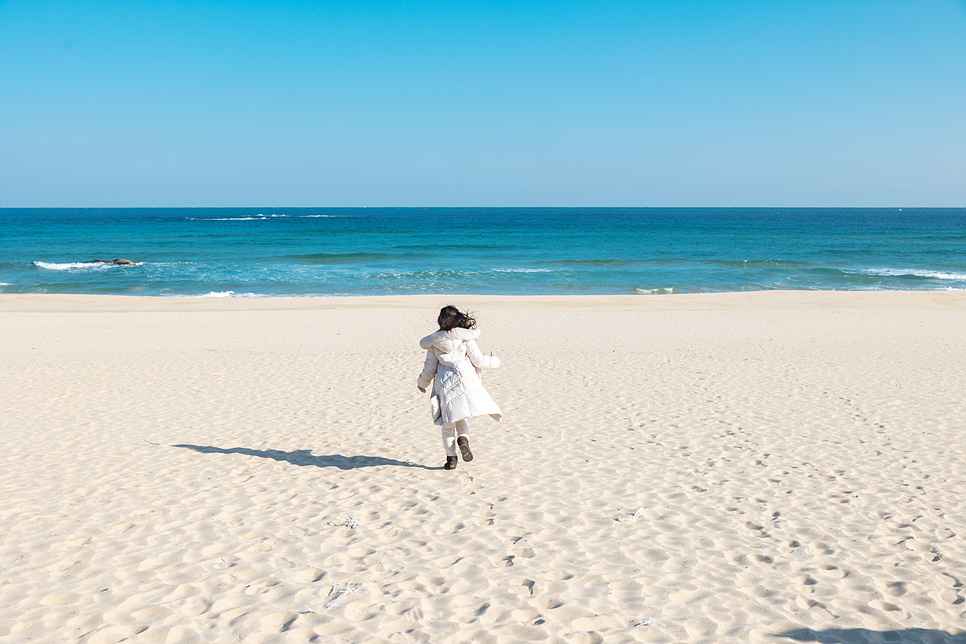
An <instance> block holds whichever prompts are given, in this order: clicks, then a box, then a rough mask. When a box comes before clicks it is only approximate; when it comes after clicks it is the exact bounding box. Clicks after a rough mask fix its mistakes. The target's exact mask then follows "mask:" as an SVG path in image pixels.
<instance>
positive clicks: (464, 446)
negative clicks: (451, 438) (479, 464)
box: [456, 436, 473, 463]
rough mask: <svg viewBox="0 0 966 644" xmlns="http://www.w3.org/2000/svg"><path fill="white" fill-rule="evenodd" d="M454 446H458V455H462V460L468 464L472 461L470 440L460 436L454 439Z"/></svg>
mask: <svg viewBox="0 0 966 644" xmlns="http://www.w3.org/2000/svg"><path fill="white" fill-rule="evenodd" d="M456 444H457V445H459V448H460V454H462V455H463V460H464V461H466V462H467V463H469V462H470V461H472V460H473V452H471V451H470V439H469V438H467V437H466V436H460V437H459V438H457V439H456Z"/></svg>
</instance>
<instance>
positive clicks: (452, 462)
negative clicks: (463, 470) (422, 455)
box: [443, 456, 460, 470]
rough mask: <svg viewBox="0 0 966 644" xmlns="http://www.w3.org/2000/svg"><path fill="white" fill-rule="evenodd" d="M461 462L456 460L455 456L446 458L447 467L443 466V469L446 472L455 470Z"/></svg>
mask: <svg viewBox="0 0 966 644" xmlns="http://www.w3.org/2000/svg"><path fill="white" fill-rule="evenodd" d="M459 462H460V461H459V459H458V458H456V457H455V456H447V457H446V465H444V466H443V469H444V470H455V469H456V464H457V463H459Z"/></svg>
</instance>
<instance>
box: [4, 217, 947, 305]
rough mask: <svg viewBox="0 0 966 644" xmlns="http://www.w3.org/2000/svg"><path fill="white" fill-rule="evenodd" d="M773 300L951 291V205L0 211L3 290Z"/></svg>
mask: <svg viewBox="0 0 966 644" xmlns="http://www.w3.org/2000/svg"><path fill="white" fill-rule="evenodd" d="M116 258H124V259H129V260H131V261H132V262H134V263H135V265H134V266H117V265H113V264H99V263H93V262H92V260H94V259H101V260H113V259H116ZM774 289H803V290H963V289H966V208H952V209H927V208H902V209H899V208H868V209H823V208H810V209H784V208H737V209H722V208H669V209H663V208H426V209H422V208H161V209H155V208H134V209H102V208H91V209H57V208H46V209H11V208H5V209H0V292H2V293H102V294H117V295H144V296H162V297H163V296H194V297H267V296H332V295H401V294H411V293H454V294H456V293H463V294H514V295H516V294H521V295H522V294H530V295H537V294H548V295H569V294H573V295H581V294H608V293H613V294H620V293H624V294H627V293H637V294H641V295H663V294H670V293H707V292H727V291H758V290H774Z"/></svg>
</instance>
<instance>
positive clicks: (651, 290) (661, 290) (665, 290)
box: [634, 286, 674, 295]
mask: <svg viewBox="0 0 966 644" xmlns="http://www.w3.org/2000/svg"><path fill="white" fill-rule="evenodd" d="M634 290H635V291H637V292H638V293H645V294H647V295H668V294H670V293H673V292H674V287H673V286H668V287H667V288H635V289H634Z"/></svg>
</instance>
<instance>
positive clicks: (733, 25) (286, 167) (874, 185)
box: [0, 0, 966, 207]
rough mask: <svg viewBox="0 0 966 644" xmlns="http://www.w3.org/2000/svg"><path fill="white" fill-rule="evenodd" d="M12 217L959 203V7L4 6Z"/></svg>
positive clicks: (936, 0)
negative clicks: (25, 211) (27, 212)
mask: <svg viewBox="0 0 966 644" xmlns="http://www.w3.org/2000/svg"><path fill="white" fill-rule="evenodd" d="M0 206H2V207H14V206H959V207H962V206H966V1H964V0H906V1H891V0H867V1H863V0H787V1H785V0H762V1H751V0H741V1H733V2H727V1H725V0H715V1H707V2H701V1H696V0H695V1H688V0H679V1H666V2H657V1H647V0H638V1H630V0H628V1H626V2H608V1H606V0H597V1H587V2H569V1H566V0H551V1H547V2H540V1H533V2H523V1H520V2H482V1H479V0H474V1H466V2H460V1H454V0H447V1H445V2H419V1H411V2H380V1H378V0H372V1H369V2H295V1H290V2H286V1H284V0H279V1H275V2H245V1H243V0H233V1H225V2H202V1H188V0H185V1H182V2H171V1H156V2H152V1H146V0H145V1H118V2H107V1H105V2H87V1H83V0H74V1H65V2H45V1H43V0H8V1H5V2H0Z"/></svg>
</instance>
